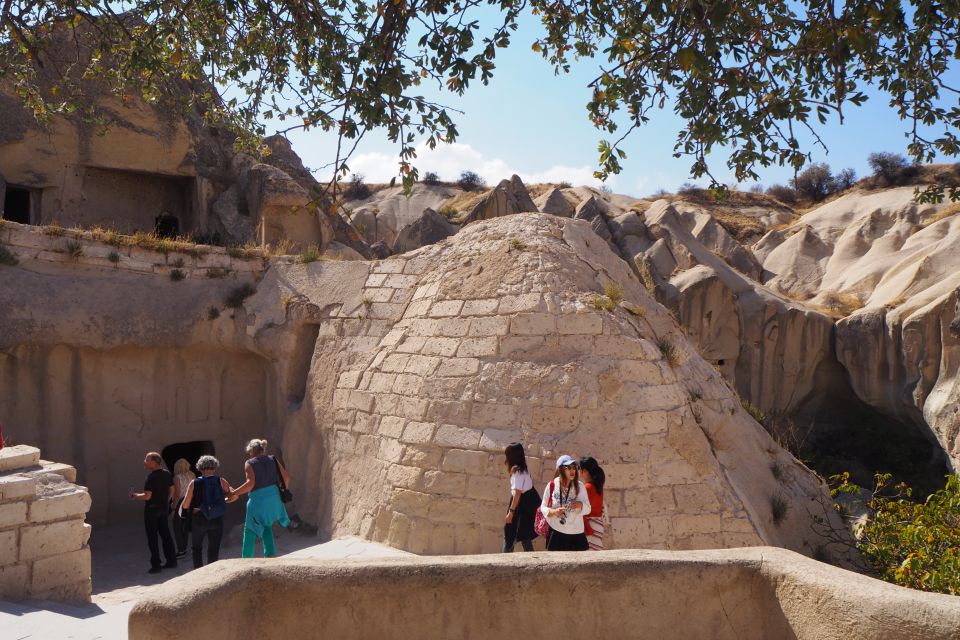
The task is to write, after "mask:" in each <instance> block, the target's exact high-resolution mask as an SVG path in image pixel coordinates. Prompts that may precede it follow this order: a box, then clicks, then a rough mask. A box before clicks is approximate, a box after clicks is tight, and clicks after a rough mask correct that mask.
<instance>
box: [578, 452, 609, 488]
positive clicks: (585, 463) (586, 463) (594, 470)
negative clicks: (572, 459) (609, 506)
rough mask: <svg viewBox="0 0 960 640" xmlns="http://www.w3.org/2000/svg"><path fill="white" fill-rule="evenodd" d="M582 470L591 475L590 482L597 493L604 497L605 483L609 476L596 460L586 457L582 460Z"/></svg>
mask: <svg viewBox="0 0 960 640" xmlns="http://www.w3.org/2000/svg"><path fill="white" fill-rule="evenodd" d="M580 468H581V469H585V470H586V472H587V473H589V474H590V481H591V483H592V484H593V488H594V489H596V490H597V493H599V494H600V495H603V483H604V482H606V481H607V474H605V473H604V472H603V467H601V466H600V465H599V464H598V463H597V461H596V460H595V459H594V458H591V457H590V456H586V457H584V458H581V459H580Z"/></svg>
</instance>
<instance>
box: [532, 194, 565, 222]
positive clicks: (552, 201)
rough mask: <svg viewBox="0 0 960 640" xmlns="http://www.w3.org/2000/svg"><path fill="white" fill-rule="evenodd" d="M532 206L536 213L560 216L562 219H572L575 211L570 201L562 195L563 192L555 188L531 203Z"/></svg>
mask: <svg viewBox="0 0 960 640" xmlns="http://www.w3.org/2000/svg"><path fill="white" fill-rule="evenodd" d="M533 203H534V206H536V207H537V209H536V210H537V211H542V212H543V213H549V214H552V215H555V216H562V217H564V218H572V217H573V214H574V213H575V209H574V207H573V205H572V204H570V201H569V200H567V198H566V196H564V195H563V191H561V190H560V189H557V188H553V189H550V190H549V191H547V192H546V193H545V194H543V195H542V196H540V197H539V198H537V199H535V200H534V201H533Z"/></svg>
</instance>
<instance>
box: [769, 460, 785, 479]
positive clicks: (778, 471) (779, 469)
mask: <svg viewBox="0 0 960 640" xmlns="http://www.w3.org/2000/svg"><path fill="white" fill-rule="evenodd" d="M770 473H772V474H773V477H774V478H776V480H777V482H783V480H784V475H785V473H784V470H783V465H781V464H780V463H779V462H776V461H774V462H771V463H770Z"/></svg>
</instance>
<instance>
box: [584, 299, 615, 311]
mask: <svg viewBox="0 0 960 640" xmlns="http://www.w3.org/2000/svg"><path fill="white" fill-rule="evenodd" d="M590 304H591V305H592V306H593V308H594V309H595V310H597V311H609V312H610V313H613V310H614V309H615V308H616V306H617V305H616V304H614V302H613V300H611V299H610V298H608V297H607V296H594V297H593V300H591V301H590Z"/></svg>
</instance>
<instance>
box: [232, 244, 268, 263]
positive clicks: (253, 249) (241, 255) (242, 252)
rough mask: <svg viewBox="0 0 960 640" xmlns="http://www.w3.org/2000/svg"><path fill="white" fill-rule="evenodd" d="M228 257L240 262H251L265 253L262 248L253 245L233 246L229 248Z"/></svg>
mask: <svg viewBox="0 0 960 640" xmlns="http://www.w3.org/2000/svg"><path fill="white" fill-rule="evenodd" d="M227 255H228V256H230V257H231V258H237V259H239V260H250V259H251V258H259V257H262V256H263V251H262V250H261V249H260V247H258V246H256V245H252V244H245V245H243V246H239V245H231V246H229V247H227Z"/></svg>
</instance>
